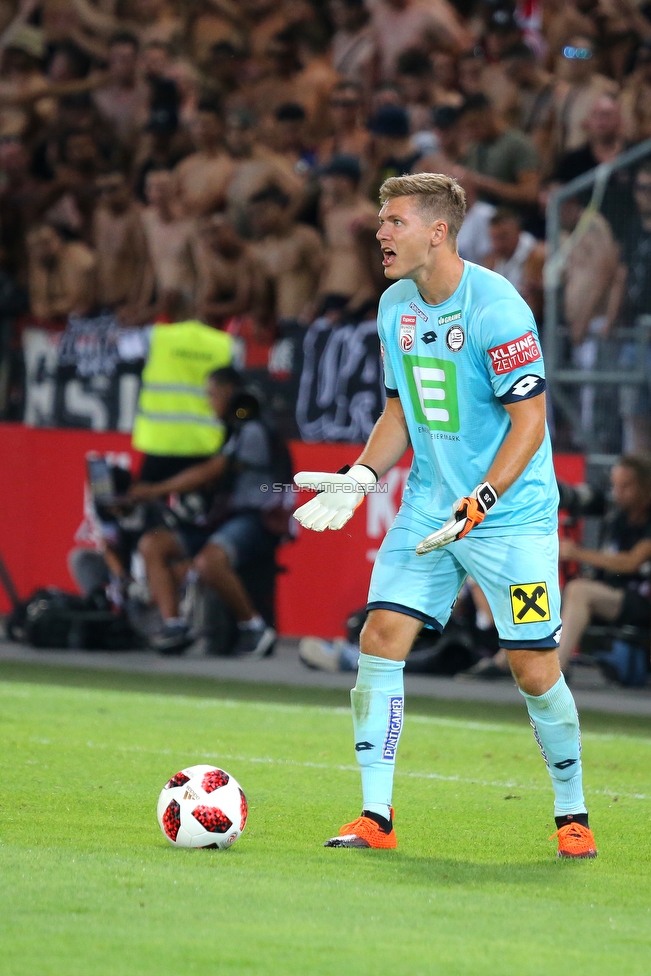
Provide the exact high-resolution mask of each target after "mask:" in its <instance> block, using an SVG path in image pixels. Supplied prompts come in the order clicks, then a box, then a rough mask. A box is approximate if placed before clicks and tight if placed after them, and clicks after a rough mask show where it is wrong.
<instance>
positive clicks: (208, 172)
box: [174, 101, 235, 217]
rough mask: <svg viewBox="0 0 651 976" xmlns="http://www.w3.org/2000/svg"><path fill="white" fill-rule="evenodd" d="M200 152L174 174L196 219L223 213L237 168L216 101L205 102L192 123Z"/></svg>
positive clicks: (189, 209) (196, 145) (191, 213)
mask: <svg viewBox="0 0 651 976" xmlns="http://www.w3.org/2000/svg"><path fill="white" fill-rule="evenodd" d="M191 131H192V137H193V140H194V145H195V148H196V152H194V153H192V154H191V155H190V156H187V157H186V158H185V159H184V160H182V161H181V162H180V163H179V165H178V166H177V167H176V170H175V171H174V172H175V174H176V177H177V179H178V183H179V187H180V191H181V203H182V205H183V207H184V208H185V210H186V212H187V213H188V214H190V215H192V216H194V217H200V216H204V215H205V214H209V213H213V212H214V211H215V210H221V209H222V208H223V206H224V203H225V201H226V191H227V189H228V184H229V183H230V181H231V179H232V177H233V174H234V170H235V166H234V163H233V160H232V159H231V158H230V156H229V155H228V153H227V152H226V148H225V146H224V120H223V116H222V112H221V109H220V107H219V106H218V105H217V104H216V103H215V102H210V101H201V102H200V103H199V106H198V110H197V114H196V116H195V119H194V122H193V123H192V130H191Z"/></svg>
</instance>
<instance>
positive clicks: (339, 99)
mask: <svg viewBox="0 0 651 976" xmlns="http://www.w3.org/2000/svg"><path fill="white" fill-rule="evenodd" d="M329 109H330V122H331V125H332V135H329V136H327V138H325V139H323V140H322V141H321V143H320V145H319V153H318V161H319V163H320V164H321V165H322V166H324V165H326V164H327V163H328V162H329V161H330V160H331V159H332V157H333V156H357V158H358V159H360V160H363V159H364V158H365V156H366V154H367V152H368V147H369V142H370V136H369V133H368V129H366V128H365V127H364V126H363V125H362V120H361V110H362V90H361V87H360V85H358V84H356V83H355V82H350V81H340V82H339V84H337V85H335V87H334V88H333V90H332V94H331V96H330V103H329Z"/></svg>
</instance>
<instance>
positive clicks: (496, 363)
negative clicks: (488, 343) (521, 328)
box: [488, 332, 540, 375]
mask: <svg viewBox="0 0 651 976" xmlns="http://www.w3.org/2000/svg"><path fill="white" fill-rule="evenodd" d="M488 355H489V356H490V358H491V365H492V367H493V372H495V373H497V374H498V375H500V374H502V373H510V372H511V371H512V370H514V369H518V368H519V367H520V366H527V365H528V364H529V363H533V362H535V361H536V360H537V359H540V347H539V345H538V341H537V339H536V337H535V335H534V334H533V332H525V334H524V335H522V336H520V338H519V339H514V340H513V341H512V342H505V343H503V345H501V346H493V348H492V349H489V350H488Z"/></svg>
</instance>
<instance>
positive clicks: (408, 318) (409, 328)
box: [398, 315, 416, 352]
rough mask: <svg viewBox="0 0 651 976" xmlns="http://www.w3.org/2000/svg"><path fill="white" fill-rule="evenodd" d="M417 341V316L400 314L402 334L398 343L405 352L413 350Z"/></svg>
mask: <svg viewBox="0 0 651 976" xmlns="http://www.w3.org/2000/svg"><path fill="white" fill-rule="evenodd" d="M415 341H416V316H415V315H401V316H400V335H399V336H398V343H399V345H400V348H401V349H402V351H403V352H411V350H412V349H413V347H414V343H415Z"/></svg>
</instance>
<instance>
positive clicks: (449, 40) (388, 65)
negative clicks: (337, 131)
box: [367, 0, 471, 79]
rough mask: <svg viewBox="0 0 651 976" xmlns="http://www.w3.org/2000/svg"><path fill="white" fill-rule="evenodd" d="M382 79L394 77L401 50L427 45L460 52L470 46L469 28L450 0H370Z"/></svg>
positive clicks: (368, 1)
mask: <svg viewBox="0 0 651 976" xmlns="http://www.w3.org/2000/svg"><path fill="white" fill-rule="evenodd" d="M367 6H368V8H369V10H370V11H371V23H372V27H373V36H374V40H375V45H376V48H377V50H378V52H379V61H380V74H381V77H382V78H383V79H392V78H393V77H394V76H395V71H396V62H397V59H398V55H399V54H400V52H401V51H405V50H406V49H407V48H409V47H417V46H423V45H425V46H426V47H428V48H430V49H431V48H434V47H437V48H443V49H444V50H449V51H451V52H452V53H455V54H458V53H460V52H461V51H463V50H465V49H466V48H467V47H469V46H470V43H471V40H470V35H469V33H468V31H466V29H465V28H464V27H463V26H462V25H461V22H460V20H459V18H458V16H457V13H456V11H455V10H454V7H453V6H452V5H451V4H449V3H448V2H447V0H431V2H423V0H367Z"/></svg>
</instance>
